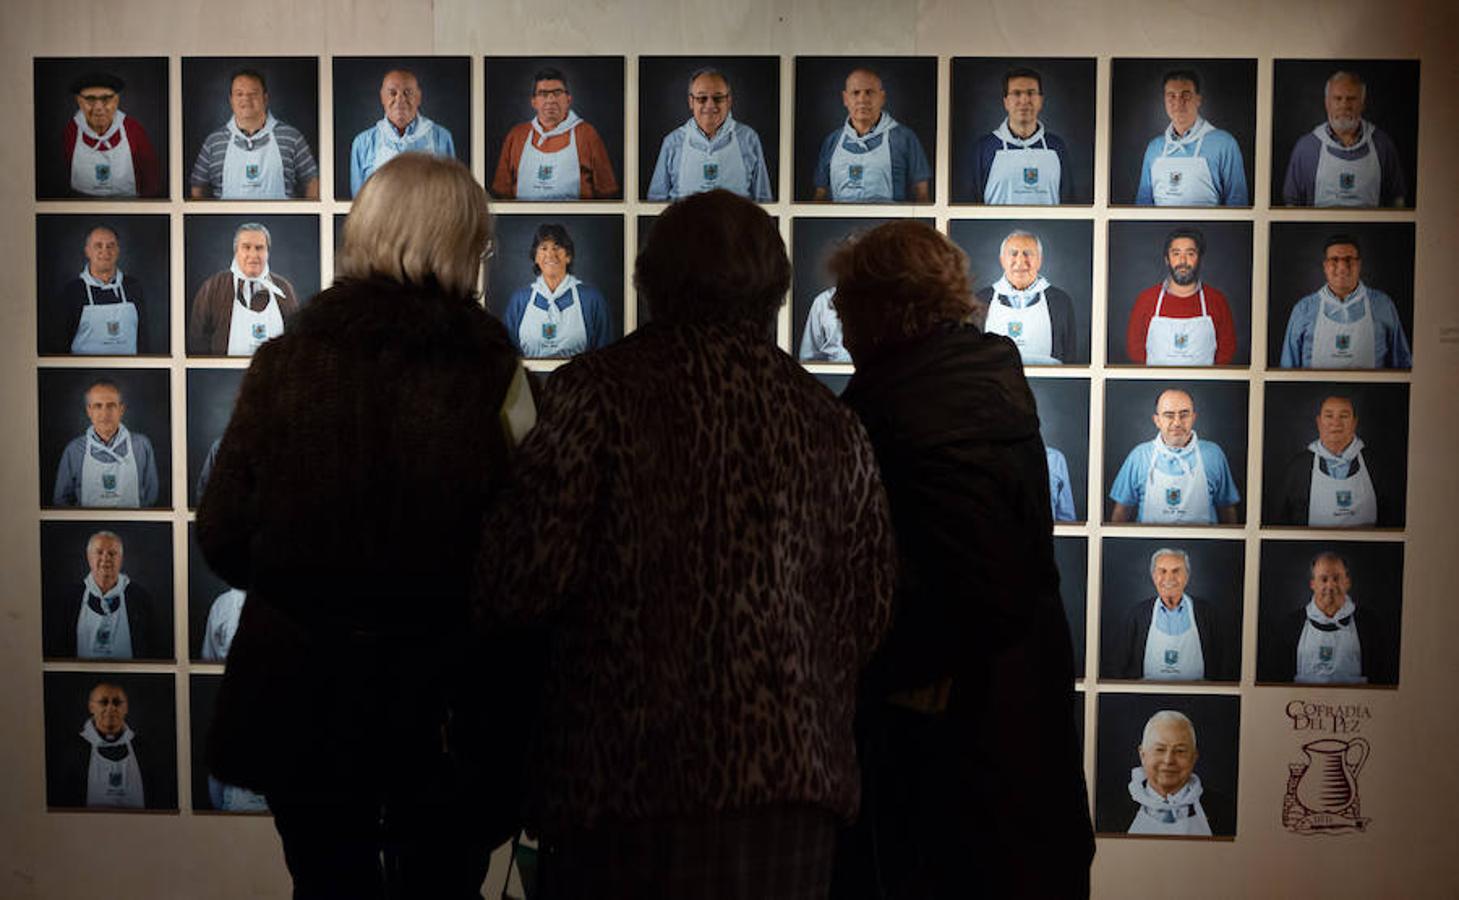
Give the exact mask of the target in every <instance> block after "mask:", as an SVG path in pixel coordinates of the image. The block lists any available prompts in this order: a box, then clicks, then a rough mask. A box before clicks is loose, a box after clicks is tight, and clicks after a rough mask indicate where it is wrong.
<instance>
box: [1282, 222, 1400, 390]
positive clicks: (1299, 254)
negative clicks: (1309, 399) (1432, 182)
mask: <svg viewBox="0 0 1459 900" xmlns="http://www.w3.org/2000/svg"><path fill="white" fill-rule="evenodd" d="M1413 228H1414V226H1413V223H1412V222H1273V223H1272V226H1271V237H1270V239H1269V240H1268V241H1267V247H1268V252H1269V254H1270V259H1271V262H1270V265H1269V266H1268V267H1267V309H1268V313H1267V337H1266V347H1267V367H1268V368H1272V369H1275V368H1277V366H1278V364H1279V363H1280V362H1281V360H1282V342H1283V341H1284V340H1285V338H1286V333H1287V320H1288V319H1289V318H1291V316H1292V308H1293V307H1295V306H1296V305H1297V301H1299V300H1301V299H1302V298H1303V297H1305V296H1307V295H1308V294H1311V293H1313V292H1314V291H1317V290H1319V289H1321V288H1322V286H1323V285H1324V284H1326V283H1327V276H1326V275H1325V274H1323V270H1322V260H1323V256H1324V252H1323V249H1322V245H1323V244H1325V243H1326V242H1327V239H1328V238H1329V237H1332V236H1335V235H1347V236H1349V237H1354V238H1357V239H1358V242H1359V243H1360V244H1361V245H1362V246H1361V248H1360V249H1361V251H1362V257H1363V262H1362V279H1363V283H1364V284H1366V285H1367V286H1368V287H1370V288H1375V289H1377V290H1380V291H1382V292H1383V293H1385V294H1387V295H1388V296H1389V297H1390V298H1391V299H1392V300H1393V305H1394V307H1396V308H1397V310H1398V321H1399V322H1401V323H1402V324H1403V333H1404V334H1405V335H1406V336H1407V337H1408V339H1409V346H1410V348H1411V347H1412V346H1413V260H1414V232H1413Z"/></svg>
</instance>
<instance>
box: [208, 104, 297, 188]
mask: <svg viewBox="0 0 1459 900" xmlns="http://www.w3.org/2000/svg"><path fill="white" fill-rule="evenodd" d="M277 124H278V122H277V121H275V119H274V117H273V114H272V113H270V114H269V116H268V118H267V119H265V120H264V123H263V127H262V128H260V129H259V130H258V131H256V132H254V133H253V134H251V135H245V134H244V133H243V131H242V130H241V129H239V127H238V123H237V121H235V120H234V119H229V120H228V150H227V152H226V153H225V154H224V156H223V195H222V199H224V200H284V199H287V196H286V195H285V193H284V158H283V156H281V155H280V154H279V142H278V141H277V140H275V139H274V126H275V125H277Z"/></svg>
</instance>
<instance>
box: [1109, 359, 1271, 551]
mask: <svg viewBox="0 0 1459 900" xmlns="http://www.w3.org/2000/svg"><path fill="white" fill-rule="evenodd" d="M1249 392H1250V385H1249V384H1248V383H1247V382H1245V381H1190V380H1186V381H1166V380H1160V381H1149V380H1139V381H1135V380H1129V379H1111V380H1109V381H1106V382H1105V394H1104V417H1105V418H1104V493H1105V500H1104V502H1105V519H1104V520H1105V521H1106V522H1115V523H1119V522H1133V523H1138V524H1142V525H1216V524H1221V525H1235V524H1239V523H1241V522H1244V521H1246V505H1247V500H1246V460H1247V449H1246V448H1247V421H1246V414H1247V402H1248V399H1249Z"/></svg>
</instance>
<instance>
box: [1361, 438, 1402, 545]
mask: <svg viewBox="0 0 1459 900" xmlns="http://www.w3.org/2000/svg"><path fill="white" fill-rule="evenodd" d="M1363 463H1364V464H1365V465H1367V467H1368V477H1370V478H1372V479H1373V490H1374V492H1376V493H1377V495H1378V522H1377V525H1378V527H1379V528H1402V527H1403V522H1404V519H1405V518H1406V517H1405V515H1404V506H1405V504H1406V502H1407V498H1405V496H1404V494H1405V488H1406V485H1404V484H1403V478H1402V475H1403V473H1404V472H1405V471H1407V468H1408V467H1407V465H1405V461H1403V460H1398V459H1393V458H1390V457H1388V456H1386V455H1385V454H1384V453H1383V452H1382V451H1379V452H1378V453H1373V452H1371V451H1370V450H1368V448H1366V447H1364V448H1363Z"/></svg>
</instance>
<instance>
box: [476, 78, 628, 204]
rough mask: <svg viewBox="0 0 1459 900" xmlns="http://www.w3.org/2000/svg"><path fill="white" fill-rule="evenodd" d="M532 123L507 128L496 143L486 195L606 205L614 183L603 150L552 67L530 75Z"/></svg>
mask: <svg viewBox="0 0 1459 900" xmlns="http://www.w3.org/2000/svg"><path fill="white" fill-rule="evenodd" d="M532 109H533V110H534V111H535V112H536V113H537V115H536V117H534V118H533V119H531V120H529V121H526V122H522V123H520V124H518V125H515V126H513V127H512V130H511V131H509V132H507V139H506V141H504V142H503V143H502V152H501V156H500V158H498V159H497V164H496V175H495V176H493V177H492V179H491V193H492V196H494V197H498V198H501V199H506V200H513V199H515V200H576V199H579V198H581V199H583V200H609V199H613V198H616V197H618V195H619V188H618V179H617V178H615V177H614V175H613V163H612V161H611V160H609V159H608V148H607V147H606V146H604V144H603V139H602V138H601V137H599V136H598V131H597V129H595V128H594V127H593V126H592V125H589V124H588V123H587V122H585V121H583V120H582V119H581V118H579V117H578V114H577V113H575V112H573V111H572V92H571V91H570V90H569V89H568V85H567V78H566V77H565V76H564V75H563V74H562V72H561V71H559V70H557V69H553V68H544V69H539V70H537V73H536V74H535V75H533V76H532Z"/></svg>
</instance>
